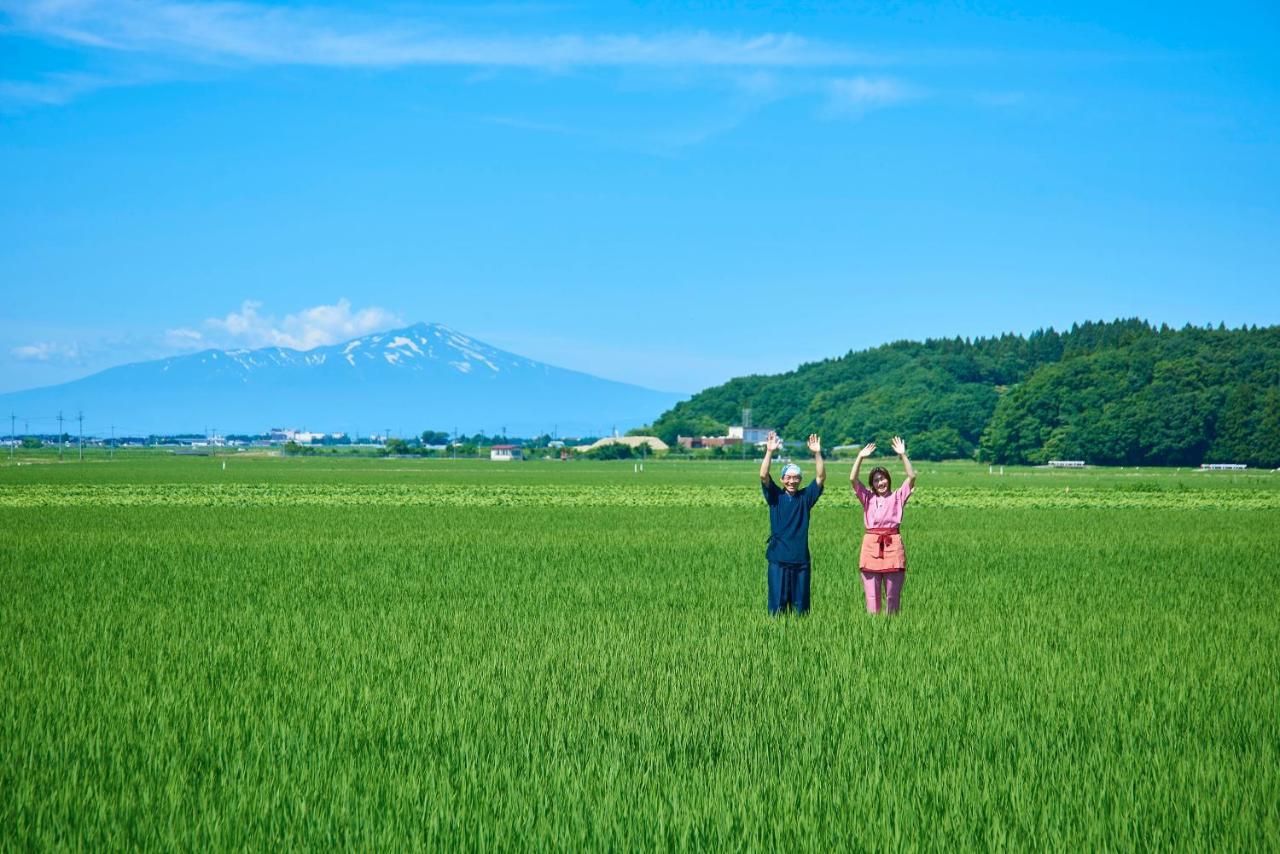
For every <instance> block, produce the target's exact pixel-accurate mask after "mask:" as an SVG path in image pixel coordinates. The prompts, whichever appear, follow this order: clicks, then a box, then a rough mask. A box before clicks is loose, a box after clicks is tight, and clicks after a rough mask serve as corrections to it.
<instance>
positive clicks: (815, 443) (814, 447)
mask: <svg viewBox="0 0 1280 854" xmlns="http://www.w3.org/2000/svg"><path fill="white" fill-rule="evenodd" d="M809 450H810V451H812V452H813V453H815V454H816V453H819V452H820V451H821V450H822V440H821V439H819V438H818V434H817V433H810V434H809Z"/></svg>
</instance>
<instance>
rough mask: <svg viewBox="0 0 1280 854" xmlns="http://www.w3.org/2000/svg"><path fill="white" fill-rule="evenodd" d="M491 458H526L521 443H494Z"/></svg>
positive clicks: (501, 460)
mask: <svg viewBox="0 0 1280 854" xmlns="http://www.w3.org/2000/svg"><path fill="white" fill-rule="evenodd" d="M489 459H491V460H495V461H500V462H511V461H512V460H522V459H524V449H523V448H521V447H520V446H519V445H494V446H493V447H492V448H490V449H489Z"/></svg>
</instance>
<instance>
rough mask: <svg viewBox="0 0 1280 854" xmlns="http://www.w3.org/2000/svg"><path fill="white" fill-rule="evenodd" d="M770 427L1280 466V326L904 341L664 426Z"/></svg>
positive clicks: (973, 452) (1011, 454) (717, 396)
mask: <svg viewBox="0 0 1280 854" xmlns="http://www.w3.org/2000/svg"><path fill="white" fill-rule="evenodd" d="M744 406H750V407H751V409H752V420H753V423H755V424H757V425H767V426H771V427H776V428H777V429H778V430H779V432H780V433H781V434H782V435H783V436H784V437H787V438H792V439H794V438H799V437H802V436H804V435H807V434H808V433H811V432H817V433H820V434H821V435H822V436H823V440H824V444H826V445H828V446H830V445H836V444H843V443H850V444H861V443H863V442H868V441H875V442H878V443H880V444H881V445H882V446H884V447H887V446H888V439H889V437H890V436H892V435H893V434H901V435H902V436H904V437H905V438H907V440H908V448H909V449H910V451H911V453H912V455H913V456H915V457H919V458H922V459H951V458H971V457H974V456H977V457H978V458H979V459H983V460H990V461H992V462H997V463H1043V462H1046V461H1048V460H1050V459H1080V460H1086V461H1088V462H1090V463H1096V464H1108V465H1199V464H1200V463H1201V462H1208V461H1215V462H1241V463H1249V464H1250V465H1254V466H1268V467H1273V466H1280V327H1278V326H1270V327H1265V328H1257V327H1253V328H1241V329H1226V328H1224V327H1218V328H1216V329H1214V328H1197V327H1192V326H1187V327H1184V328H1182V329H1170V328H1169V327H1167V326H1161V327H1159V328H1156V327H1153V326H1151V325H1150V324H1148V323H1146V322H1145V321H1142V320H1138V319H1131V320H1117V321H1114V322H1112V323H1094V322H1088V323H1083V324H1076V325H1074V326H1072V327H1071V329H1070V330H1069V331H1066V332H1056V331H1054V330H1053V329H1046V330H1039V331H1036V332H1034V333H1032V334H1031V335H1029V336H1026V337H1023V336H1021V335H1002V336H1000V337H998V338H978V339H974V340H968V339H961V338H955V339H936V340H935V339H931V340H926V341H924V342H923V343H920V342H915V341H899V342H896V343H893V344H886V345H884V346H881V347H876V348H874V349H871V350H863V351H860V352H856V353H855V352H853V351H850V352H849V353H847V354H846V355H844V356H842V357H839V358H834V359H827V360H824V361H821V362H815V363H811V364H806V365H801V366H800V367H799V368H797V369H796V370H794V371H790V372H788V373H785V374H778V375H775V376H748V377H740V378H737V379H734V380H730V381H729V382H727V383H725V384H724V385H720V386H716V387H714V388H709V389H706V390H705V391H702V392H700V393H698V394H696V395H694V397H693V398H691V399H690V400H688V401H685V402H683V403H680V404H677V405H676V406H675V407H674V408H673V409H671V410H670V411H668V412H666V413H664V414H663V415H662V417H661V418H659V419H658V420H657V421H656V422H655V423H654V425H653V428H652V429H653V430H654V432H655V433H656V434H657V435H659V436H660V437H661V438H662V439H664V440H665V441H667V442H672V441H674V440H675V437H676V435H677V434H679V435H686V436H688V435H713V434H717V433H721V432H722V431H723V430H724V428H725V427H726V425H729V424H736V423H738V422H739V420H740V418H741V412H742V409H743V407H744Z"/></svg>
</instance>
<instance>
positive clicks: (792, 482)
mask: <svg viewBox="0 0 1280 854" xmlns="http://www.w3.org/2000/svg"><path fill="white" fill-rule="evenodd" d="M782 488H783V489H785V490H786V491H787V494H788V495H795V494H796V493H797V492H799V491H800V475H798V474H794V473H793V474H784V475H783V476H782Z"/></svg>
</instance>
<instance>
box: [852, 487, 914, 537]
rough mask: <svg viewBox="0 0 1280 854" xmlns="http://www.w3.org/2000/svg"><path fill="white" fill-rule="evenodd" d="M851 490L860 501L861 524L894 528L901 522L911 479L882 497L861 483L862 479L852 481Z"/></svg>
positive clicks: (909, 495) (869, 527) (908, 496)
mask: <svg viewBox="0 0 1280 854" xmlns="http://www.w3.org/2000/svg"><path fill="white" fill-rule="evenodd" d="M853 492H854V494H855V495H857V496H858V500H859V501H861V502H862V524H864V525H866V526H867V529H868V530H870V529H871V528H896V527H898V526H899V525H901V524H902V508H904V507H906V506H907V499H908V498H910V497H911V481H910V480H907V481H905V482H904V483H903V484H902V486H899V487H898V488H897V489H895V490H894V491H893V492H891V493H889V494H888V495H886V496H885V497H884V498H881V497H880V496H878V495H876V494H875V493H874V492H872V491H871V490H869V489H867V488H866V487H865V486H863V485H862V481H860V480H855V481H854V482H853Z"/></svg>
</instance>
